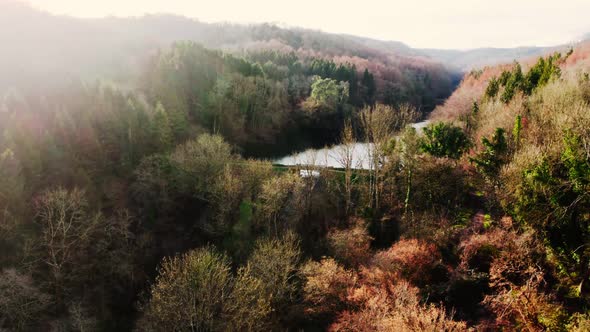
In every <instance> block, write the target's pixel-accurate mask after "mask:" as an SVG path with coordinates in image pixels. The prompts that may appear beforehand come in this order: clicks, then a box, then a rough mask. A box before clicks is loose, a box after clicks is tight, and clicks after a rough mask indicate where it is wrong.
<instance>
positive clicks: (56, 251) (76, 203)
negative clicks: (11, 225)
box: [36, 188, 102, 308]
mask: <svg viewBox="0 0 590 332" xmlns="http://www.w3.org/2000/svg"><path fill="white" fill-rule="evenodd" d="M36 213H37V218H36V219H37V222H38V223H39V225H40V226H41V237H40V239H39V243H38V245H39V247H40V248H39V249H40V251H39V255H40V259H41V261H42V262H43V263H44V264H45V265H46V266H47V267H48V268H49V270H50V275H51V284H52V286H53V289H54V292H55V293H54V295H55V299H56V302H57V303H56V305H57V307H58V308H60V306H61V305H63V304H64V303H63V300H64V299H63V296H64V291H65V288H66V287H68V286H69V285H68V281H69V279H70V278H71V277H72V275H71V271H72V269H74V268H76V267H75V266H74V262H75V261H76V258H77V256H78V255H79V254H80V253H81V252H83V251H82V250H81V249H82V248H84V247H85V245H86V244H87V243H88V242H89V241H90V240H91V239H92V236H93V233H94V231H95V230H96V229H97V228H98V227H100V226H101V225H100V224H101V222H102V216H101V215H100V214H92V213H91V212H90V211H89V207H88V202H87V200H86V198H85V197H84V192H83V191H81V190H79V189H74V190H72V191H67V190H65V189H63V188H58V189H55V190H49V191H46V192H45V193H44V194H43V195H42V196H41V197H40V198H39V200H38V201H37V202H36Z"/></svg>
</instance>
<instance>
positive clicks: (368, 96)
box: [361, 68, 377, 105]
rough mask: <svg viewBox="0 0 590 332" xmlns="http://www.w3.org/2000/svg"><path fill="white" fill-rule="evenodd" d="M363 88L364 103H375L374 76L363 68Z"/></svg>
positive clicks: (375, 88)
mask: <svg viewBox="0 0 590 332" xmlns="http://www.w3.org/2000/svg"><path fill="white" fill-rule="evenodd" d="M361 83H362V85H363V86H364V88H365V95H364V102H365V104H366V105H373V104H374V103H375V93H376V92H377V85H376V84H375V78H374V77H373V74H371V73H370V72H369V70H368V69H366V68H365V71H364V73H363V78H362V81H361Z"/></svg>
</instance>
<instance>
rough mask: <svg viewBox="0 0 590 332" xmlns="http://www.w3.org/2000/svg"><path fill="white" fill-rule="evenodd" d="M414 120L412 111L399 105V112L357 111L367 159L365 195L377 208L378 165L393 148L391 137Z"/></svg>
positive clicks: (377, 108) (380, 108) (380, 109)
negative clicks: (366, 191)
mask: <svg viewBox="0 0 590 332" xmlns="http://www.w3.org/2000/svg"><path fill="white" fill-rule="evenodd" d="M417 119H418V113H417V112H416V110H415V109H414V108H412V107H411V106H408V105H403V106H401V107H400V108H399V109H394V108H393V107H391V106H387V105H381V104H377V105H376V106H375V107H373V108H371V107H366V108H364V109H363V110H362V111H361V123H362V126H363V130H364V134H365V140H366V142H367V151H368V158H369V193H370V201H371V205H372V206H373V207H375V208H379V207H380V204H381V192H382V190H383V188H382V184H383V183H382V174H381V165H382V164H383V163H385V162H386V156H387V154H388V153H390V152H391V150H392V149H391V147H392V146H393V145H394V142H395V141H394V136H395V135H396V134H397V133H398V132H399V131H400V130H402V129H403V128H405V127H406V126H407V125H409V124H410V123H412V122H414V121H416V120H417Z"/></svg>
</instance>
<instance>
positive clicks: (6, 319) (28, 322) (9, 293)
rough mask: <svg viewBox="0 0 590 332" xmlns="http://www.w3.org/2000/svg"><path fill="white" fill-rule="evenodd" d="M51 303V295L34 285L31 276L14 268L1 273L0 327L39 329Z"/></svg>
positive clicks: (21, 329) (24, 329) (23, 329)
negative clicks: (44, 313) (40, 322)
mask: <svg viewBox="0 0 590 332" xmlns="http://www.w3.org/2000/svg"><path fill="white" fill-rule="evenodd" d="M50 304H51V297H50V296H49V295H47V294H44V293H43V292H42V291H41V290H39V289H38V288H37V287H36V286H35V285H34V283H33V279H32V278H31V276H29V275H24V274H21V273H19V272H18V271H16V270H14V269H7V270H3V271H2V273H0V328H8V329H10V330H14V331H30V330H37V329H38V328H40V327H39V326H37V324H38V323H39V321H40V320H41V319H42V318H43V316H42V315H43V312H44V311H45V310H46V309H47V308H48V307H49V306H50Z"/></svg>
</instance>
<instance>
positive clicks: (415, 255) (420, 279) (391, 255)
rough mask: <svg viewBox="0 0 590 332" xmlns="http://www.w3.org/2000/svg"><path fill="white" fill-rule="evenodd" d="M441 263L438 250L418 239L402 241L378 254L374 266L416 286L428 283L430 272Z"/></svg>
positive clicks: (374, 259)
mask: <svg viewBox="0 0 590 332" xmlns="http://www.w3.org/2000/svg"><path fill="white" fill-rule="evenodd" d="M439 263H440V253H439V251H438V249H437V248H436V247H435V246H434V245H433V244H430V243H426V242H424V241H421V240H417V239H409V240H401V241H399V242H397V243H396V244H394V245H393V246H392V247H391V248H389V249H387V250H385V251H381V252H379V253H377V254H376V255H375V256H374V257H373V261H372V265H374V266H376V267H379V268H380V269H382V270H384V271H388V272H391V273H394V274H396V275H399V276H401V277H403V278H405V279H407V280H408V281H409V282H411V283H412V284H414V285H422V284H424V283H427V282H428V277H429V276H430V272H432V270H433V269H434V268H435V267H436V266H437V265H438V264H439Z"/></svg>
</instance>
